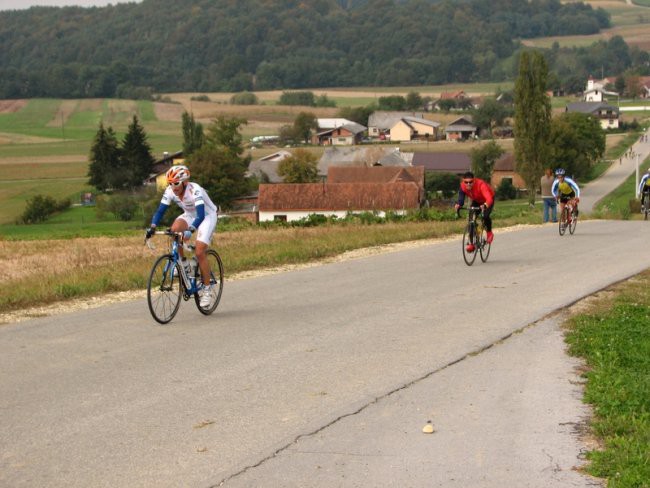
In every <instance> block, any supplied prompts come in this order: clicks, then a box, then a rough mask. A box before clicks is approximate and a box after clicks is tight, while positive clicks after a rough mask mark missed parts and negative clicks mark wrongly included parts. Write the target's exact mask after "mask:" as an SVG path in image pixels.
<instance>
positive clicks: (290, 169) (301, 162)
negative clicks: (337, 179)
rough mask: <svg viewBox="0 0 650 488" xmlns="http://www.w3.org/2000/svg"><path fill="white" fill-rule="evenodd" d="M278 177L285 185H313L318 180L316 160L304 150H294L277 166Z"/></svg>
mask: <svg viewBox="0 0 650 488" xmlns="http://www.w3.org/2000/svg"><path fill="white" fill-rule="evenodd" d="M278 175H280V176H282V178H283V179H284V182H285V183H313V182H317V181H318V180H319V178H318V160H317V159H316V156H314V155H313V154H312V153H311V152H309V151H307V150H306V149H296V151H295V152H294V153H293V155H292V156H290V157H288V158H285V159H283V160H282V161H281V162H280V164H278Z"/></svg>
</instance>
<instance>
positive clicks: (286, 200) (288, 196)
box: [259, 182, 422, 212]
mask: <svg viewBox="0 0 650 488" xmlns="http://www.w3.org/2000/svg"><path fill="white" fill-rule="evenodd" d="M259 192H260V195H259V210H260V212H264V211H276V210H285V211H291V210H303V211H304V210H314V211H318V210H391V209H392V210H401V209H409V208H419V206H420V197H421V195H422V191H421V188H420V187H418V185H417V184H416V183H414V182H396V183H296V184H275V185H264V184H263V185H260V187H259Z"/></svg>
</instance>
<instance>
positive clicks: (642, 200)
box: [641, 193, 650, 220]
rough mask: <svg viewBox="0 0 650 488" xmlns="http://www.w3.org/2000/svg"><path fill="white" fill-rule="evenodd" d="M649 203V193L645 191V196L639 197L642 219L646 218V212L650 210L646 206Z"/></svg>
mask: <svg viewBox="0 0 650 488" xmlns="http://www.w3.org/2000/svg"><path fill="white" fill-rule="evenodd" d="M644 202H645V203H644ZM649 203H650V194H648V193H646V194H645V198H642V199H641V204H642V205H643V220H648V213H649V212H650V208H648V204H649Z"/></svg>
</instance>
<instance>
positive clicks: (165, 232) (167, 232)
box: [144, 229, 194, 251]
mask: <svg viewBox="0 0 650 488" xmlns="http://www.w3.org/2000/svg"><path fill="white" fill-rule="evenodd" d="M153 234H154V235H157V236H169V237H174V238H176V239H180V241H181V243H182V244H183V249H185V250H186V251H194V245H193V244H186V243H185V241H184V240H183V232H172V231H171V230H170V229H167V230H157V231H155V232H154V233H153ZM144 243H145V244H146V245H147V247H148V248H149V249H151V250H152V251H155V249H156V246H154V245H153V244H152V243H151V238H148V237H145V238H144Z"/></svg>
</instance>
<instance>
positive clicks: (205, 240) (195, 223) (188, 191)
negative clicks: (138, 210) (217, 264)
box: [146, 165, 217, 308]
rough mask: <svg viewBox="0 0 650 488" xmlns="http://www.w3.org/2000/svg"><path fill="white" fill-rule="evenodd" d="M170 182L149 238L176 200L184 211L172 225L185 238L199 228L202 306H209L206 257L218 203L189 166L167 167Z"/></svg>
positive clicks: (210, 287) (152, 220) (210, 291)
mask: <svg viewBox="0 0 650 488" xmlns="http://www.w3.org/2000/svg"><path fill="white" fill-rule="evenodd" d="M166 176H167V183H169V186H168V187H167V188H166V189H165V192H164V193H163V196H162V199H161V200H160V206H159V207H158V210H157V211H156V213H155V214H154V216H153V218H152V219H151V226H150V227H149V229H147V233H146V237H147V238H150V237H151V236H152V235H153V234H154V232H155V231H156V227H157V226H158V223H159V222H160V220H161V219H162V217H163V215H164V214H165V212H166V211H167V209H168V208H169V206H170V205H171V204H172V202H175V203H176V204H177V205H178V206H179V207H181V209H183V214H182V215H180V216H179V217H177V218H176V220H174V223H173V224H172V226H171V230H172V231H173V232H182V233H183V239H184V240H185V241H188V240H189V239H190V238H191V237H192V234H193V233H194V232H196V244H195V251H196V259H197V261H198V263H199V269H200V270H201V278H202V280H203V288H202V289H201V307H204V308H205V307H208V306H210V303H211V296H212V286H211V285H210V264H209V263H208V260H207V258H206V252H207V250H208V247H209V245H210V241H211V240H212V233H213V232H214V230H215V228H216V227H217V207H216V205H215V204H214V203H212V200H210V197H209V196H208V193H207V192H206V191H205V190H204V189H203V188H202V187H201V186H199V185H198V184H196V183H191V182H190V181H189V179H190V170H189V168H188V167H187V166H183V165H176V166H172V167H171V168H169V170H168V171H167V174H166ZM180 254H181V257H182V260H183V266H184V267H185V269H186V270H187V269H188V267H189V263H188V262H187V260H186V259H185V257H184V256H183V248H182V247H181V248H180Z"/></svg>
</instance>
